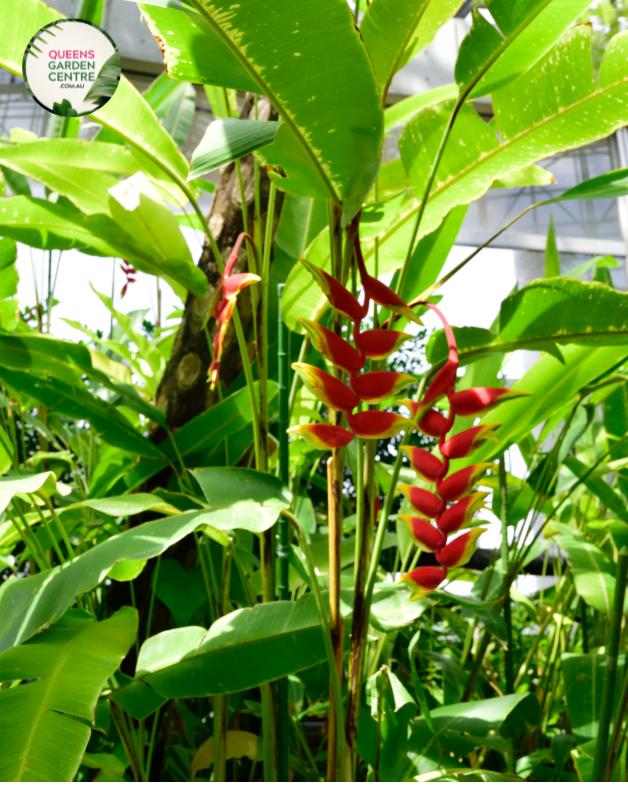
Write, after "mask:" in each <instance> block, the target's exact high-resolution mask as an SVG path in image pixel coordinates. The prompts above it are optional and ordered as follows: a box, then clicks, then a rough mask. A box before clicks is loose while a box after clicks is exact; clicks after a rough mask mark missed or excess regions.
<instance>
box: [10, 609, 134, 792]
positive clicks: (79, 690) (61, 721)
mask: <svg viewBox="0 0 628 792" xmlns="http://www.w3.org/2000/svg"><path fill="white" fill-rule="evenodd" d="M136 632H137V611H135V610H134V609H132V608H122V609H121V610H119V611H118V612H117V613H116V614H115V615H114V616H112V617H111V618H110V619H107V620H106V621H103V622H97V621H95V620H94V619H93V618H92V617H91V616H89V615H88V614H87V613H86V612H85V611H78V610H73V611H69V612H68V613H66V614H65V616H63V618H62V619H61V620H60V621H59V622H58V623H57V624H56V625H55V626H54V627H51V628H50V629H48V630H46V631H45V632H43V633H41V634H40V635H37V636H35V637H34V638H32V639H31V640H30V641H28V643H26V644H24V645H22V646H19V647H16V648H14V649H10V650H9V651H7V652H4V653H3V654H2V655H0V681H2V682H8V681H11V680H24V679H26V680H35V681H30V682H29V683H28V684H21V685H18V686H16V687H12V688H10V689H8V690H3V691H1V692H0V781H3V782H7V781H30V782H39V783H41V782H43V781H53V782H54V781H56V782H66V783H67V782H69V781H72V779H73V778H74V776H75V774H76V771H77V770H78V767H79V764H80V762H81V758H82V756H83V753H84V752H85V749H86V747H87V742H88V740H89V738H90V734H91V730H90V728H89V726H88V725H87V724H86V723H85V721H87V722H88V723H93V722H94V710H95V707H96V702H97V700H98V696H99V695H100V692H101V690H102V688H103V687H104V685H105V683H106V681H107V679H108V678H109V677H110V676H111V674H113V672H114V671H115V670H116V668H117V667H118V666H119V665H120V662H121V660H122V658H123V657H124V655H125V654H126V653H127V651H128V649H129V647H130V645H131V643H132V642H133V639H134V637H135V633H136Z"/></svg>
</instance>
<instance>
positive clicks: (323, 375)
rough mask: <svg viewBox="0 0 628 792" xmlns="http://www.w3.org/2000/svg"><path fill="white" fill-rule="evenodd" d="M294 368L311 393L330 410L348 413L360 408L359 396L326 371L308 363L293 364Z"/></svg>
mask: <svg viewBox="0 0 628 792" xmlns="http://www.w3.org/2000/svg"><path fill="white" fill-rule="evenodd" d="M292 368H293V369H294V370H295V371H297V372H298V374H299V376H300V377H301V379H302V380H303V382H304V384H305V387H306V388H307V389H308V390H309V391H310V393H312V394H313V395H314V396H316V398H317V399H320V401H322V402H323V404H326V405H327V406H328V407H329V408H330V409H332V410H338V411H340V412H347V411H348V410H353V409H354V408H355V407H357V406H358V404H359V402H360V399H359V397H358V395H357V394H356V393H354V392H353V391H352V390H351V389H350V388H348V387H347V386H346V385H345V384H344V382H341V381H340V380H339V379H336V377H332V375H331V374H328V373H327V372H326V371H323V370H322V369H319V368H316V366H310V365H309V364H307V363H293V364H292Z"/></svg>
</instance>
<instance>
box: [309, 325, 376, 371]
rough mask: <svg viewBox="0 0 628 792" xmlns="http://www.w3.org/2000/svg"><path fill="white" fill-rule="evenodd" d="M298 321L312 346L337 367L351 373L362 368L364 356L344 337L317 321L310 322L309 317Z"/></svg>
mask: <svg viewBox="0 0 628 792" xmlns="http://www.w3.org/2000/svg"><path fill="white" fill-rule="evenodd" d="M299 321H300V322H301V324H302V325H303V327H304V328H305V329H306V330H307V334H308V335H309V337H310V339H311V341H312V345H313V346H314V348H315V349H317V350H318V351H319V352H320V353H321V355H323V356H324V357H326V358H327V360H329V361H330V362H331V363H333V364H334V366H338V368H339V369H342V370H343V371H346V372H347V374H353V373H355V372H357V371H359V370H360V369H361V368H362V366H363V365H364V356H363V355H360V353H359V352H358V351H357V350H356V349H354V347H352V346H351V344H350V343H349V342H348V341H345V340H344V338H341V337H340V336H339V335H338V334H337V333H334V332H332V331H331V330H328V329H327V328H326V327H323V325H321V324H318V322H311V321H310V320H309V319H299Z"/></svg>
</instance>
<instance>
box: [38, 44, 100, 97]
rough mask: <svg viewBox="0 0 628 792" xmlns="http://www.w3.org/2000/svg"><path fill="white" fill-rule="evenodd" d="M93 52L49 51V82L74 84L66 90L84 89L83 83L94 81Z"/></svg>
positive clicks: (94, 65)
mask: <svg viewBox="0 0 628 792" xmlns="http://www.w3.org/2000/svg"><path fill="white" fill-rule="evenodd" d="M94 57H95V55H94V50H65V51H64V50H54V49H52V50H50V51H49V53H48V58H49V61H48V69H49V70H50V71H49V73H48V79H49V80H50V82H65V83H74V84H73V85H68V86H67V87H68V88H84V87H85V85H84V83H85V82H90V83H91V82H94V80H95V79H96V61H95V60H94ZM70 59H72V60H70Z"/></svg>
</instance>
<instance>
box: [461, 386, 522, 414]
mask: <svg viewBox="0 0 628 792" xmlns="http://www.w3.org/2000/svg"><path fill="white" fill-rule="evenodd" d="M529 395H530V394H529V393H524V392H523V391H517V390H512V389H510V388H470V389H469V390H463V391H458V393H455V392H453V391H452V392H451V393H448V394H447V396H448V398H449V404H450V405H451V409H452V410H453V412H455V413H456V415H460V416H463V417H467V416H471V415H479V414H480V413H482V412H484V411H485V410H488V409H490V408H491V407H495V406H496V405H497V404H499V403H500V402H503V401H506V400H507V399H519V398H521V397H522V396H529Z"/></svg>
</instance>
